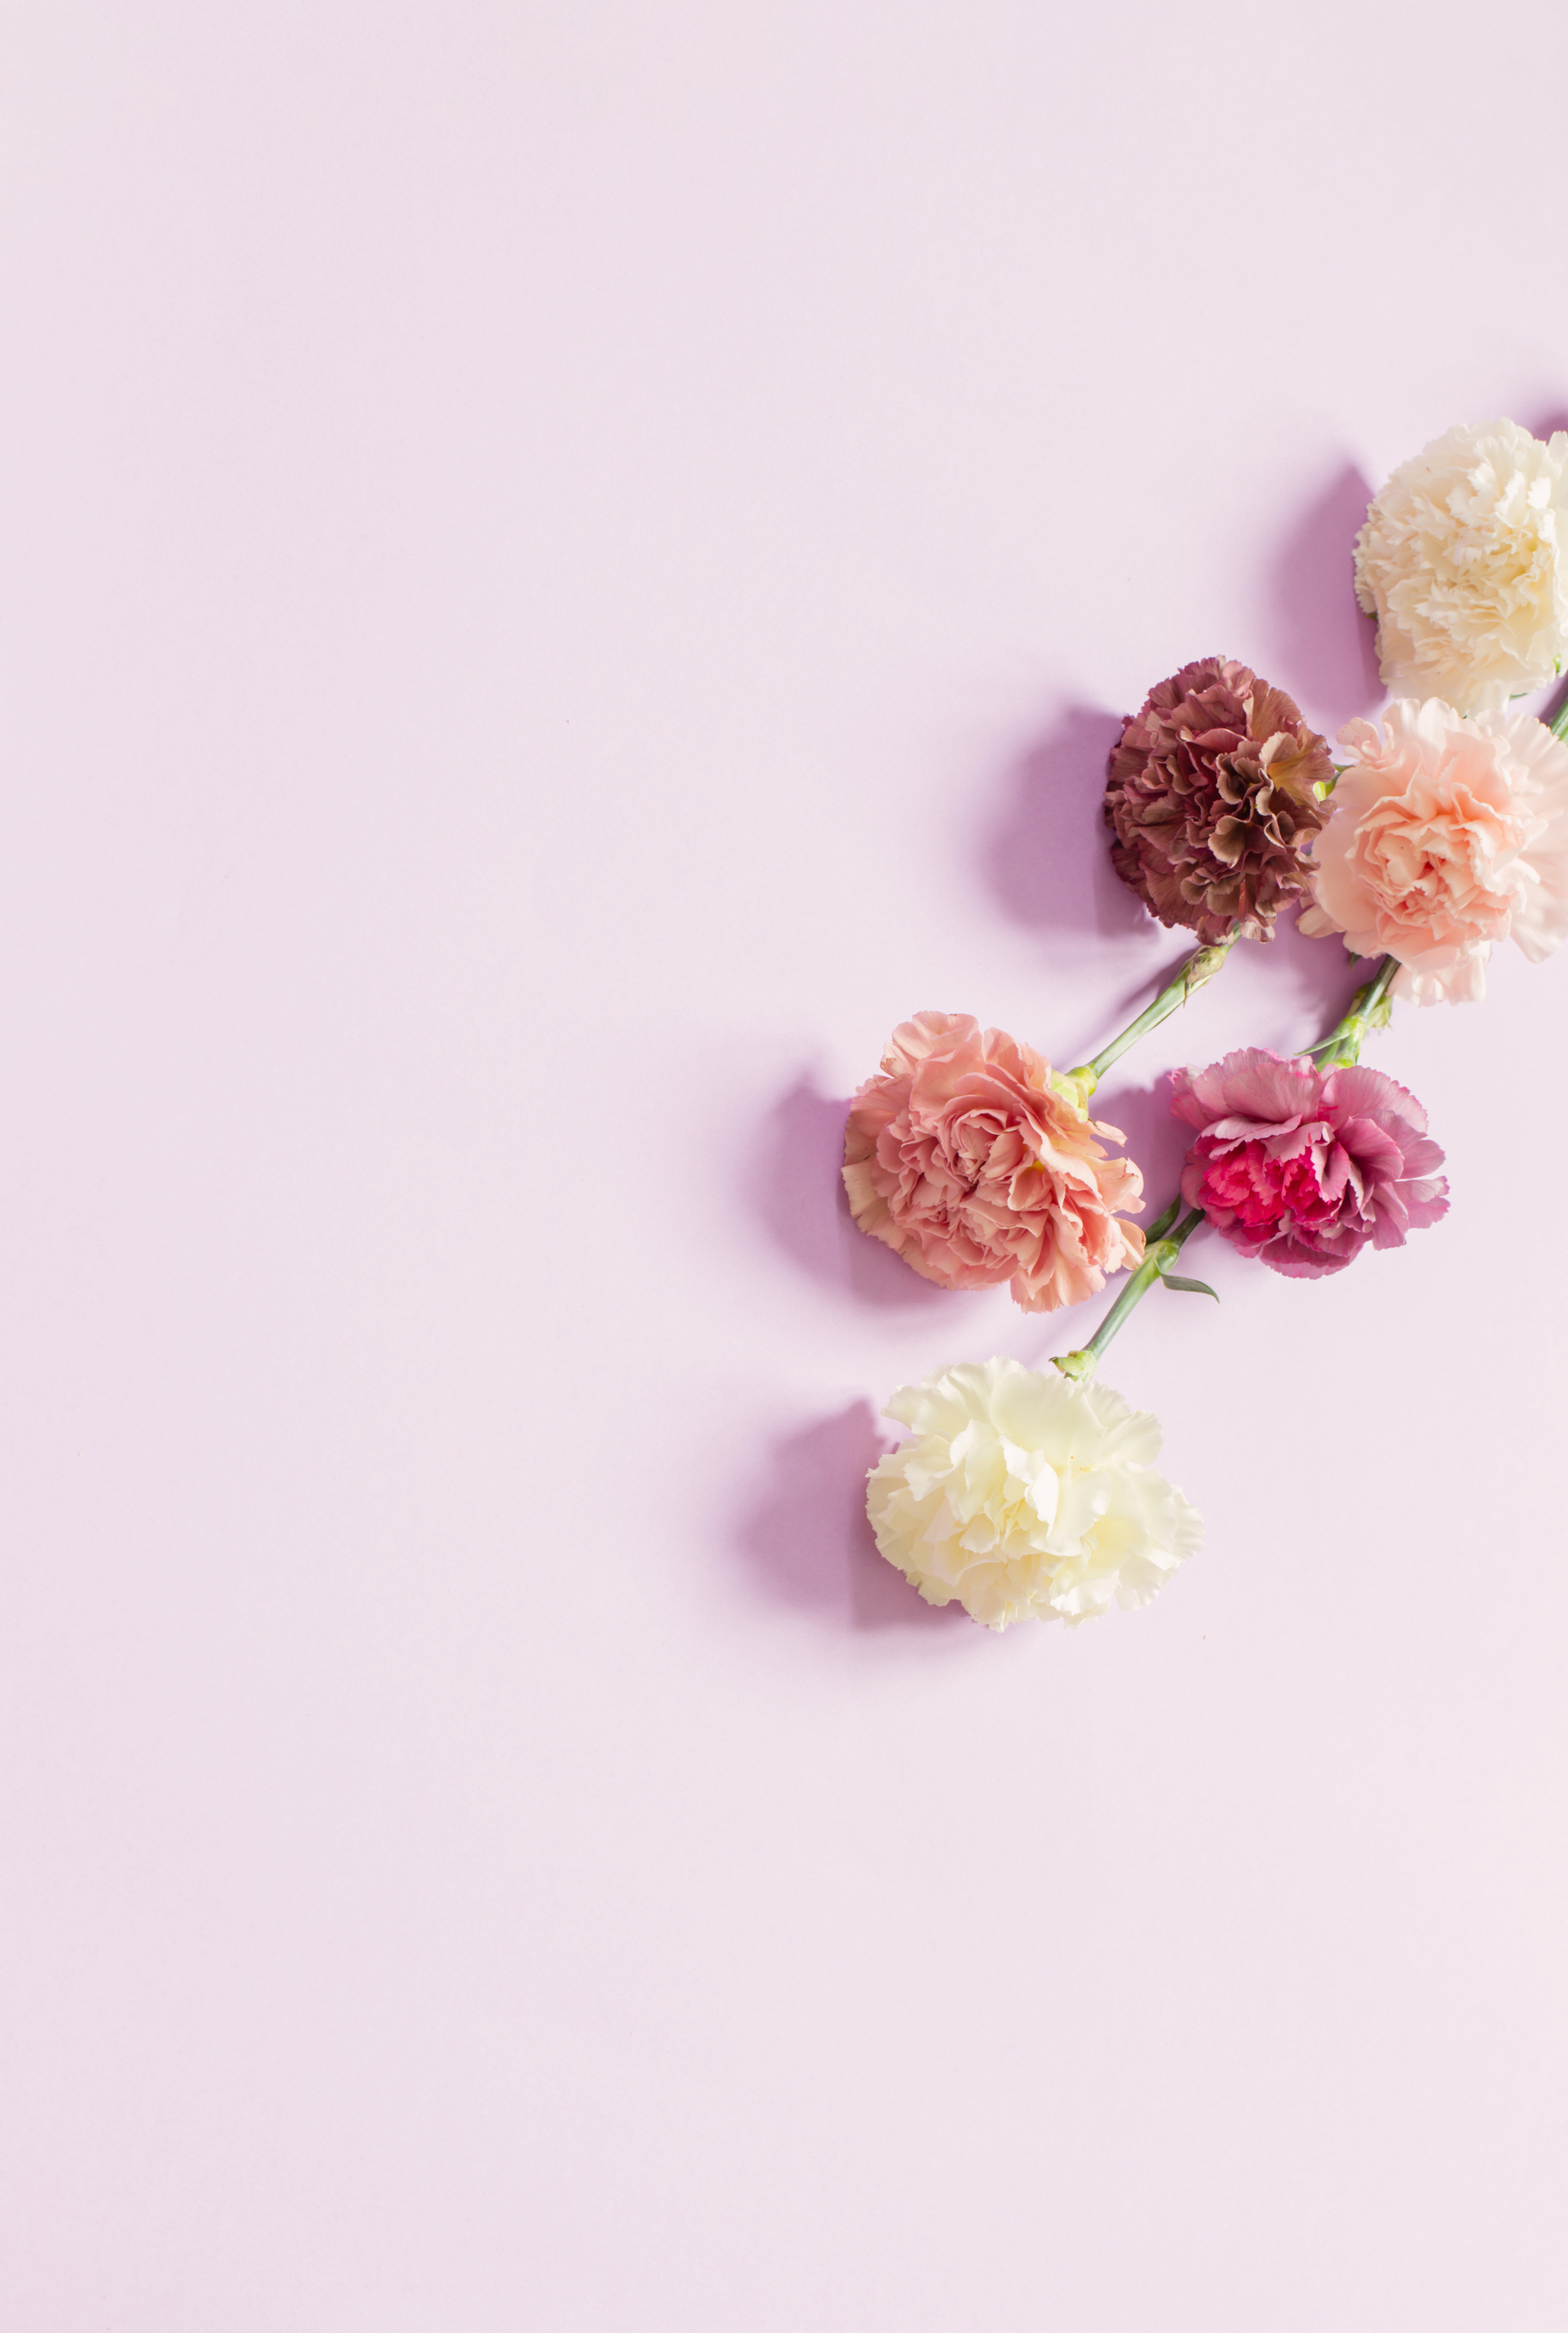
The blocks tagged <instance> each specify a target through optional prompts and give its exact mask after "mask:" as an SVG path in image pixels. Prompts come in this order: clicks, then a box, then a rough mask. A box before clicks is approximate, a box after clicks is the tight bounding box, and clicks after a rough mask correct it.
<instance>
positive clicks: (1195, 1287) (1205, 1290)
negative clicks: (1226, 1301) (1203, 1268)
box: [1160, 1272, 1219, 1303]
mask: <svg viewBox="0 0 1568 2333" xmlns="http://www.w3.org/2000/svg"><path fill="white" fill-rule="evenodd" d="M1160 1278H1161V1279H1162V1280H1163V1281H1164V1282H1165V1284H1166V1286H1167V1288H1179V1289H1180V1291H1181V1292H1182V1294H1183V1295H1184V1296H1213V1297H1214V1301H1215V1302H1216V1303H1218V1302H1219V1298H1218V1296H1217V1294H1216V1293H1215V1291H1214V1290H1213V1289H1212V1288H1211V1287H1210V1286H1209V1284H1208V1282H1207V1280H1178V1278H1177V1277H1176V1274H1175V1273H1174V1272H1161V1273H1160Z"/></svg>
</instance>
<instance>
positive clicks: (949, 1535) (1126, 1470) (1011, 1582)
mask: <svg viewBox="0 0 1568 2333" xmlns="http://www.w3.org/2000/svg"><path fill="white" fill-rule="evenodd" d="M887 1415H888V1416H890V1417H895V1418H897V1419H898V1420H899V1424H900V1425H903V1426H909V1429H910V1431H911V1432H912V1433H913V1435H914V1436H915V1439H914V1440H913V1441H912V1442H906V1443H905V1444H904V1445H902V1446H901V1448H899V1449H898V1450H894V1451H890V1453H889V1454H888V1455H887V1456H886V1457H885V1458H883V1459H881V1460H880V1461H879V1463H878V1464H876V1465H875V1466H873V1467H872V1469H871V1474H870V1477H869V1478H868V1483H867V1490H866V1512H867V1513H868V1514H869V1515H870V1516H871V1528H872V1530H873V1531H875V1532H876V1535H877V1545H878V1547H879V1548H880V1550H881V1552H882V1553H883V1555H885V1556H886V1557H887V1560H888V1561H889V1562H890V1563H891V1564H895V1565H896V1566H897V1567H898V1569H899V1570H900V1571H901V1572H902V1573H903V1574H904V1577H905V1578H906V1579H908V1581H909V1585H910V1586H911V1587H912V1588H918V1589H919V1591H920V1594H921V1595H922V1596H923V1597H924V1598H925V1599H926V1601H927V1603H928V1604H950V1603H952V1602H953V1600H954V1599H955V1598H956V1599H957V1601H958V1602H959V1603H960V1604H962V1606H963V1607H964V1609H965V1610H966V1612H967V1613H968V1614H969V1615H970V1616H971V1618H974V1619H976V1620H981V1621H984V1623H985V1624H986V1627H989V1628H1005V1627H1007V1626H1008V1624H1009V1622H1011V1621H1014V1620H1022V1619H1026V1618H1031V1617H1032V1618H1035V1619H1039V1620H1056V1619H1060V1620H1066V1621H1068V1622H1069V1623H1074V1622H1077V1621H1080V1620H1091V1619H1092V1618H1094V1617H1095V1615H1096V1614H1097V1613H1101V1612H1104V1611H1106V1610H1108V1609H1109V1608H1110V1606H1111V1600H1112V1599H1115V1601H1116V1602H1117V1603H1118V1604H1120V1605H1121V1607H1122V1608H1123V1609H1124V1610H1125V1609H1130V1608H1131V1607H1133V1606H1134V1605H1138V1604H1147V1603H1148V1601H1149V1599H1150V1597H1151V1596H1152V1595H1153V1594H1154V1593H1155V1591H1156V1589H1159V1588H1161V1587H1163V1586H1164V1584H1165V1581H1166V1579H1168V1578H1169V1575H1170V1573H1171V1572H1173V1571H1174V1570H1175V1569H1176V1567H1177V1565H1178V1563H1179V1562H1180V1561H1181V1560H1182V1558H1183V1557H1184V1556H1188V1555H1195V1554H1196V1553H1197V1552H1198V1547H1199V1546H1200V1544H1201V1543H1202V1538H1203V1525H1202V1523H1201V1522H1200V1520H1199V1518H1198V1513H1197V1511H1196V1510H1195V1509H1194V1508H1193V1507H1191V1506H1189V1505H1188V1502H1187V1501H1186V1500H1185V1499H1184V1498H1183V1497H1182V1495H1181V1493H1180V1492H1179V1491H1178V1490H1175V1489H1173V1488H1172V1486H1171V1485H1170V1483H1168V1482H1167V1481H1166V1480H1165V1477H1164V1476H1163V1475H1162V1474H1156V1473H1155V1472H1154V1469H1153V1468H1152V1466H1151V1465H1150V1463H1149V1462H1150V1459H1153V1458H1157V1457H1158V1456H1159V1423H1158V1421H1157V1420H1156V1419H1155V1418H1153V1417H1151V1416H1150V1415H1149V1413H1148V1411H1147V1410H1139V1409H1133V1408H1132V1407H1130V1404H1129V1403H1127V1402H1125V1401H1123V1399H1122V1397H1121V1395H1120V1394H1119V1393H1112V1392H1111V1389H1110V1387H1108V1386H1101V1385H1095V1384H1092V1383H1090V1384H1087V1385H1080V1384H1073V1383H1072V1382H1071V1381H1070V1380H1069V1379H1068V1378H1064V1377H1062V1376H1060V1375H1059V1374H1058V1373H1057V1372H1056V1371H1055V1370H1054V1369H1048V1370H1045V1371H1044V1372H1042V1371H1040V1370H1037V1369H1026V1368H1023V1367H1021V1365H1020V1364H1019V1363H1018V1362H1017V1361H1002V1360H993V1361H984V1362H965V1363H964V1364H962V1366H960V1367H959V1368H951V1369H942V1370H940V1371H938V1374H937V1375H936V1376H935V1377H930V1378H927V1379H926V1380H925V1382H924V1384H922V1385H918V1386H905V1387H902V1388H901V1389H900V1391H899V1392H898V1393H896V1394H895V1395H894V1396H893V1397H892V1399H891V1401H890V1402H889V1404H888V1406H887Z"/></svg>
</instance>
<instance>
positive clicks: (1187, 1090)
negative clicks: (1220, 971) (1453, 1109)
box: [1171, 1045, 1448, 1280]
mask: <svg viewBox="0 0 1568 2333" xmlns="http://www.w3.org/2000/svg"><path fill="white" fill-rule="evenodd" d="M1171 1109H1172V1110H1173V1112H1174V1113H1175V1115H1176V1116H1177V1117H1178V1118H1184V1119H1185V1120H1186V1122H1187V1124H1188V1126H1193V1127H1196V1128H1198V1140H1197V1141H1196V1142H1195V1143H1194V1144H1193V1146H1192V1148H1191V1149H1190V1150H1189V1151H1188V1154H1187V1165H1186V1166H1185V1167H1184V1169H1183V1170H1182V1176H1181V1192H1182V1196H1183V1198H1185V1200H1186V1201H1187V1204H1188V1206H1189V1207H1201V1208H1202V1209H1203V1212H1204V1214H1205V1215H1207V1218H1208V1220H1209V1222H1210V1223H1211V1224H1213V1225H1214V1227H1215V1229H1216V1231H1218V1232H1223V1233H1224V1234H1225V1236H1226V1238H1227V1240H1229V1242H1230V1243H1231V1245H1232V1246H1233V1247H1238V1248H1239V1249H1240V1250H1241V1252H1242V1253H1243V1254H1244V1255H1255V1256H1260V1257H1261V1258H1262V1260H1263V1262H1264V1263H1267V1264H1272V1265H1273V1267H1274V1269H1275V1272H1285V1273H1287V1274H1288V1275H1289V1276H1290V1277H1291V1278H1292V1279H1294V1280H1315V1279H1317V1278H1318V1277H1319V1275H1320V1274H1321V1273H1323V1272H1339V1271H1341V1270H1342V1269H1343V1267H1344V1266H1345V1265H1346V1264H1347V1263H1350V1262H1351V1261H1352V1257H1354V1256H1356V1255H1359V1254H1360V1253H1361V1249H1362V1248H1363V1247H1364V1246H1365V1245H1366V1243H1367V1242H1368V1241H1369V1240H1371V1243H1372V1245H1373V1246H1374V1247H1402V1246H1403V1245H1404V1242H1405V1234H1406V1233H1407V1232H1408V1231H1412V1230H1414V1231H1421V1230H1424V1229H1425V1228H1426V1227H1427V1225H1428V1224H1435V1223H1436V1222H1437V1221H1438V1217H1439V1216H1441V1215H1446V1214H1447V1213H1448V1183H1447V1181H1446V1179H1445V1178H1444V1177H1443V1176H1441V1175H1439V1174H1438V1172H1437V1170H1438V1167H1439V1166H1441V1165H1442V1163H1443V1154H1442V1152H1441V1151H1440V1150H1439V1149H1438V1146H1437V1144H1436V1143H1435V1142H1433V1141H1431V1140H1430V1139H1429V1138H1428V1134H1427V1113H1426V1111H1425V1110H1424V1109H1422V1108H1421V1105H1420V1103H1419V1101H1418V1100H1417V1099H1416V1098H1415V1096H1414V1095H1413V1094H1409V1093H1407V1092H1406V1090H1405V1089H1404V1087H1403V1086H1400V1085H1396V1084H1395V1083H1394V1080H1392V1078H1390V1077H1385V1076H1384V1075H1383V1073H1382V1071H1381V1070H1369V1069H1365V1068H1363V1067H1361V1065H1360V1064H1359V1063H1357V1064H1352V1065H1351V1066H1349V1067H1344V1068H1339V1069H1333V1070H1326V1071H1324V1070H1318V1069H1315V1068H1314V1067H1313V1064H1312V1063H1311V1062H1310V1061H1304V1060H1301V1059H1297V1060H1294V1061H1291V1060H1286V1059H1285V1058H1284V1055H1282V1054H1279V1053H1271V1052H1266V1051H1264V1050H1263V1048H1262V1047H1260V1046H1256V1045H1254V1046H1248V1047H1247V1048H1246V1050H1245V1051H1241V1052H1236V1053H1227V1055H1226V1057H1225V1059H1224V1061H1217V1062H1216V1063H1215V1065H1214V1066H1213V1068H1211V1069H1207V1070H1198V1072H1197V1073H1196V1075H1195V1074H1194V1073H1193V1072H1192V1071H1191V1070H1178V1072H1177V1078H1176V1098H1175V1099H1174V1100H1173V1101H1172V1103H1171Z"/></svg>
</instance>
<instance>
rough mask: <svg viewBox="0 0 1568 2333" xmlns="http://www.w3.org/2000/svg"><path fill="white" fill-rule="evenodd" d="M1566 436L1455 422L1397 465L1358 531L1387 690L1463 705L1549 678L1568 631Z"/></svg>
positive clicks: (1359, 562)
mask: <svg viewBox="0 0 1568 2333" xmlns="http://www.w3.org/2000/svg"><path fill="white" fill-rule="evenodd" d="M1565 520H1568V433H1565V432H1564V431H1563V430H1561V429H1560V430H1558V431H1557V432H1556V434H1555V436H1554V437H1551V438H1549V439H1548V440H1547V441H1546V442H1545V443H1544V444H1543V443H1542V441H1541V439H1540V438H1539V437H1532V436H1531V435H1530V432H1529V431H1528V430H1527V429H1521V428H1520V427H1519V424H1518V423H1517V422H1516V421H1490V422H1487V423H1486V425H1485V427H1482V428H1479V429H1450V430H1449V432H1448V436H1447V437H1438V438H1434V440H1433V442H1432V443H1431V445H1429V446H1427V447H1425V448H1424V450H1423V451H1422V452H1421V453H1419V454H1418V455H1417V456H1415V458H1414V460H1413V461H1409V462H1406V463H1404V464H1403V465H1402V466H1400V468H1399V469H1397V470H1396V471H1395V472H1394V475H1393V476H1392V477H1391V478H1390V480H1389V483H1388V485H1386V486H1385V487H1384V488H1383V489H1382V492H1381V493H1380V494H1377V495H1375V496H1374V498H1373V501H1372V504H1371V509H1370V510H1369V512H1368V514H1367V521H1366V524H1365V525H1364V526H1363V527H1362V529H1361V533H1360V534H1359V535H1358V536H1357V538H1356V552H1355V560H1356V597H1357V599H1358V600H1360V601H1361V606H1362V607H1363V608H1364V609H1365V610H1366V611H1367V613H1368V615H1369V616H1373V615H1375V616H1376V618H1377V619H1378V656H1379V659H1380V663H1381V666H1382V674H1383V680H1384V682H1385V684H1386V685H1387V686H1388V687H1389V689H1390V691H1394V692H1397V693H1399V694H1400V695H1403V696H1445V697H1447V698H1448V701H1449V703H1450V704H1453V705H1456V706H1459V708H1460V709H1461V710H1462V711H1469V712H1474V711H1479V710H1482V709H1485V708H1487V707H1495V706H1500V705H1502V704H1503V703H1505V700H1506V699H1507V698H1508V697H1510V696H1518V695H1520V694H1521V692H1522V691H1524V690H1525V689H1530V688H1540V687H1542V686H1544V684H1545V683H1546V682H1547V681H1549V680H1550V679H1551V678H1552V677H1553V675H1554V673H1556V672H1557V671H1559V670H1560V669H1561V667H1562V664H1563V653H1564V641H1565V638H1568V573H1565V572H1564V570H1563V550H1564V542H1563V536H1564V522H1565Z"/></svg>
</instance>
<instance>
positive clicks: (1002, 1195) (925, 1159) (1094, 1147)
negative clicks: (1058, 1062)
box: [844, 1013, 1143, 1312]
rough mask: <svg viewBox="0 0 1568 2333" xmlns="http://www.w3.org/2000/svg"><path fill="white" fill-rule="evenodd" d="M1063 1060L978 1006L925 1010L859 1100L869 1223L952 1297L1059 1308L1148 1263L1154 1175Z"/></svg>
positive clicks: (854, 1200)
mask: <svg viewBox="0 0 1568 2333" xmlns="http://www.w3.org/2000/svg"><path fill="white" fill-rule="evenodd" d="M1096 1135H1104V1136H1106V1137H1108V1138H1110V1139H1111V1140H1112V1141H1116V1142H1120V1141H1121V1134H1120V1133H1119V1132H1118V1131H1117V1129H1116V1128H1115V1127H1113V1126H1102V1125H1100V1124H1098V1123H1097V1122H1096V1121H1095V1120H1093V1119H1092V1118H1090V1117H1089V1116H1088V1115H1087V1113H1086V1112H1085V1111H1084V1110H1083V1109H1082V1107H1081V1105H1080V1103H1079V1101H1078V1099H1077V1096H1076V1094H1075V1093H1074V1092H1073V1090H1071V1088H1069V1087H1068V1086H1067V1085H1066V1081H1065V1080H1061V1081H1058V1080H1054V1079H1053V1076H1052V1072H1051V1064H1050V1062H1049V1061H1044V1060H1042V1058H1041V1056H1040V1055H1039V1054H1038V1053H1036V1052H1035V1051H1034V1050H1033V1048H1032V1047H1030V1046H1028V1045H1021V1044H1020V1043H1019V1042H1017V1040H1016V1039H1015V1038H1013V1037H1008V1036H1005V1035H1004V1033H1003V1032H1002V1031H1001V1030H1000V1029H986V1030H984V1031H982V1030H981V1028H980V1026H979V1024H978V1023H977V1022H976V1021H975V1020H974V1019H973V1018H972V1017H971V1015H970V1014H968V1013H917V1014H916V1016H915V1018H914V1019H913V1020H912V1021H906V1022H903V1023H902V1025H901V1026H900V1027H899V1028H897V1029H895V1030H894V1032H893V1034H892V1037H891V1039H890V1042H889V1045H888V1050H887V1051H886V1052H885V1053H884V1054H883V1056H882V1066H881V1069H880V1071H879V1072H878V1074H877V1075H876V1076H875V1077H874V1078H870V1079H868V1080H867V1081H866V1083H865V1084H864V1085H863V1086H862V1087H861V1090H860V1092H859V1093H858V1094H857V1095H856V1096H855V1099H854V1100H853V1101H852V1102H851V1105H850V1120H849V1129H848V1133H847V1135H846V1138H845V1142H844V1187H845V1189H846V1190H847V1191H848V1193H849V1195H850V1206H851V1211H852V1212H853V1215H854V1218H855V1221H856V1222H857V1223H858V1224H859V1225H860V1226H861V1230H862V1231H865V1232H870V1233H871V1236H872V1238H873V1239H880V1240H883V1241H885V1242H886V1243H887V1245H888V1246H889V1247H890V1248H894V1249H896V1250H897V1252H898V1253H899V1255H901V1256H902V1257H903V1259H904V1261H905V1263H908V1264H910V1265H912V1266H913V1268H914V1270H915V1271H916V1272H920V1273H921V1274H923V1276H924V1277H925V1278H926V1279H927V1280H934V1281H936V1282H937V1283H938V1286H940V1287H942V1288H997V1287H1000V1286H1001V1284H1002V1282H1004V1281H1006V1282H1011V1284H1012V1291H1013V1296H1014V1300H1015V1302H1017V1303H1018V1304H1021V1305H1022V1306H1023V1308H1024V1311H1026V1312H1054V1311H1056V1310H1057V1309H1058V1308H1059V1307H1060V1306H1062V1305H1063V1304H1077V1303H1080V1302H1081V1301H1082V1299H1083V1298H1084V1297H1086V1296H1093V1295H1096V1294H1097V1293H1098V1292H1099V1291H1100V1290H1101V1288H1103V1287H1104V1285H1105V1275H1106V1273H1107V1272H1120V1271H1121V1270H1122V1269H1123V1267H1124V1266H1131V1265H1134V1264H1137V1263H1140V1262H1141V1260H1142V1256H1143V1234H1142V1233H1141V1232H1140V1230H1139V1228H1138V1226H1137V1225H1136V1224H1128V1223H1123V1222H1122V1221H1121V1211H1123V1210H1130V1211H1131V1212H1134V1213H1138V1212H1140V1211H1141V1208H1142V1205H1143V1177H1142V1176H1141V1175H1140V1173H1139V1171H1138V1169H1137V1167H1136V1166H1134V1165H1133V1164H1132V1162H1131V1160H1130V1158H1122V1157H1117V1158H1111V1157H1107V1155H1106V1152H1105V1149H1104V1147H1103V1146H1102V1145H1101V1143H1099V1142H1097V1141H1096V1140H1095V1136H1096Z"/></svg>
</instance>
